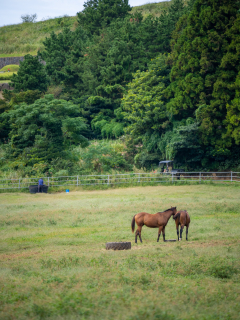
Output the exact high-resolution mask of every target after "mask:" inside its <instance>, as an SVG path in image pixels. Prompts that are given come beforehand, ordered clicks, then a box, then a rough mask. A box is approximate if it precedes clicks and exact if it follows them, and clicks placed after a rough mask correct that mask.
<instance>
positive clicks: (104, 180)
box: [0, 171, 240, 190]
mask: <svg viewBox="0 0 240 320" xmlns="http://www.w3.org/2000/svg"><path fill="white" fill-rule="evenodd" d="M38 179H39V178H18V179H0V190H5V189H6V190H7V189H24V188H29V186H31V185H37V184H38ZM43 180H44V184H45V185H47V186H48V187H60V186H65V187H68V186H91V185H117V184H140V183H147V182H150V183H174V182H176V181H179V180H180V181H198V182H199V183H201V182H202V181H225V182H227V181H229V182H234V181H235V182H240V172H232V171H230V172H184V173H180V174H179V173H178V174H175V173H171V172H166V173H165V172H150V173H122V174H113V175H110V174H108V175H76V176H61V177H45V178H43Z"/></svg>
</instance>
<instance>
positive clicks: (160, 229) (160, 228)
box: [157, 226, 163, 242]
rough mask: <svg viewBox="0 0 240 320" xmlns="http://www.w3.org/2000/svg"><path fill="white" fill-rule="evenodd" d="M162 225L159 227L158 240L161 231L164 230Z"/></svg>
mask: <svg viewBox="0 0 240 320" xmlns="http://www.w3.org/2000/svg"><path fill="white" fill-rule="evenodd" d="M162 228H163V227H162V226H160V227H159V229H158V238H157V242H158V241H159V238H160V235H161V232H162Z"/></svg>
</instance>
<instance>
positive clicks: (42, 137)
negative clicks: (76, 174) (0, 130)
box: [2, 95, 88, 165]
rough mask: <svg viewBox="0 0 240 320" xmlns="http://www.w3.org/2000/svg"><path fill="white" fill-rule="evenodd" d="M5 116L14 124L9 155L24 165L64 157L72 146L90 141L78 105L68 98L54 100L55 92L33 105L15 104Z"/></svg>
mask: <svg viewBox="0 0 240 320" xmlns="http://www.w3.org/2000/svg"><path fill="white" fill-rule="evenodd" d="M2 119H3V120H5V119H7V120H8V123H9V124H10V127H11V132H10V134H9V138H10V144H9V150H8V154H9V156H10V157H12V158H15V159H16V158H19V159H21V161H24V163H25V165H34V164H36V163H41V162H42V163H43V162H46V163H48V162H50V161H51V160H52V159H57V158H59V157H60V158H61V157H63V158H64V157H66V153H65V152H64V150H65V149H66V148H67V147H69V145H71V144H76V143H77V144H79V143H80V144H81V145H82V146H86V145H87V144H88V141H87V139H86V138H85V137H84V136H83V134H84V133H85V132H86V131H87V127H86V125H85V123H84V121H83V119H82V118H81V117H79V108H78V107H77V106H76V105H73V104H71V103H69V102H66V101H65V100H55V99H54V97H53V96H52V95H46V96H45V97H44V98H43V99H39V100H37V101H35V103H34V104H31V105H27V104H25V103H23V104H21V105H17V106H14V107H13V110H10V111H9V112H8V113H6V114H2Z"/></svg>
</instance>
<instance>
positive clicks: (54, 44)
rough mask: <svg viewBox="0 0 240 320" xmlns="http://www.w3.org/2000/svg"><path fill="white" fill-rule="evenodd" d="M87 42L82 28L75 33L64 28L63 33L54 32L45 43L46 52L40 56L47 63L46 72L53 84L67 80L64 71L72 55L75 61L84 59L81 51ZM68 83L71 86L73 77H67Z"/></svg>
mask: <svg viewBox="0 0 240 320" xmlns="http://www.w3.org/2000/svg"><path fill="white" fill-rule="evenodd" d="M86 40H87V36H86V33H85V32H84V31H83V30H82V29H81V28H78V29H77V30H76V31H75V32H73V31H71V30H70V29H69V28H64V29H63V31H62V33H60V34H58V35H56V34H55V33H54V32H52V33H51V35H50V37H49V38H46V39H45V40H44V41H43V44H44V50H41V51H40V52H39V53H38V55H39V57H40V58H41V59H42V60H44V61H45V62H46V72H47V73H48V75H49V76H50V77H51V82H52V83H53V84H59V83H61V81H63V80H64V79H65V78H66V74H65V73H64V72H63V70H62V69H63V67H64V66H65V64H66V60H67V58H68V57H69V55H70V54H71V53H72V54H73V56H74V58H75V59H77V58H79V57H83V54H82V53H81V51H82V50H83V48H84V47H83V45H85V43H86ZM73 46H74V47H73ZM77 49H78V51H77V52H76V50H77ZM66 82H68V83H69V86H71V83H72V82H73V80H72V79H71V75H69V77H67V79H66Z"/></svg>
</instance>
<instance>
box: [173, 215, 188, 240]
mask: <svg viewBox="0 0 240 320" xmlns="http://www.w3.org/2000/svg"><path fill="white" fill-rule="evenodd" d="M173 219H174V220H175V223H176V228H177V235H178V241H179V226H181V229H180V240H182V233H183V228H184V227H185V226H186V240H188V227H189V224H190V216H189V214H188V212H187V210H180V211H178V212H177V213H176V214H175V216H174V217H173Z"/></svg>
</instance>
